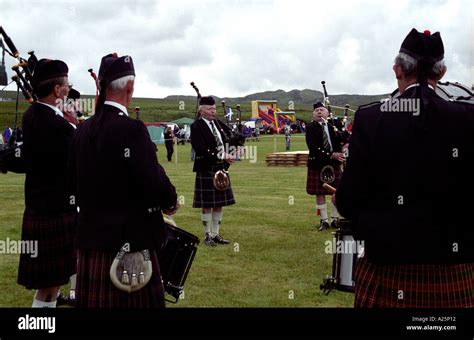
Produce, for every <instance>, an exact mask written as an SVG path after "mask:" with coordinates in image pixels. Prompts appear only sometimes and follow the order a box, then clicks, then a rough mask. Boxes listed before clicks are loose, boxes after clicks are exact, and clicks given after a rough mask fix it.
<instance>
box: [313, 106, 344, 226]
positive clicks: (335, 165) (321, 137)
mask: <svg viewBox="0 0 474 340" xmlns="http://www.w3.org/2000/svg"><path fill="white" fill-rule="evenodd" d="M313 109H314V111H313V121H312V122H311V123H309V124H308V125H307V127H306V145H307V146H308V149H309V157H308V177H307V182H306V192H307V193H308V194H309V195H316V211H319V213H320V214H321V221H320V226H319V229H318V230H319V231H323V230H326V229H328V228H329V223H328V213H327V208H326V195H330V192H328V191H327V190H326V189H325V188H324V187H323V184H324V183H328V184H330V185H331V186H333V187H336V188H337V186H338V184H339V180H340V178H341V172H342V168H341V166H342V162H343V161H344V154H343V153H342V145H341V140H340V138H339V136H340V135H339V134H336V132H335V130H334V127H333V125H332V124H331V123H329V122H328V117H329V112H328V110H327V109H326V107H325V106H324V105H323V104H322V103H321V102H317V103H316V104H314V105H313ZM330 205H331V221H330V223H331V227H333V228H337V226H338V225H337V223H338V219H339V213H338V211H337V209H336V207H335V206H334V204H332V202H331V203H330Z"/></svg>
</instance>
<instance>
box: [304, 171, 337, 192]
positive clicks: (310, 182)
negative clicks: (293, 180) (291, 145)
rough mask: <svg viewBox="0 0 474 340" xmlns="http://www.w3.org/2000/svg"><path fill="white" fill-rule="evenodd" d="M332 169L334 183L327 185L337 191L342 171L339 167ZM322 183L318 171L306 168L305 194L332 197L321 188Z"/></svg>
mask: <svg viewBox="0 0 474 340" xmlns="http://www.w3.org/2000/svg"><path fill="white" fill-rule="evenodd" d="M333 167H334V182H332V183H328V184H329V185H331V186H333V187H334V188H336V189H337V187H338V186H339V182H340V181H341V176H342V171H341V167H340V166H333ZM323 184H324V182H323V181H321V178H320V176H319V170H316V169H312V168H309V167H308V177H307V179H306V192H307V193H308V195H318V196H319V195H332V194H331V193H330V192H329V191H327V190H326V189H324V188H323Z"/></svg>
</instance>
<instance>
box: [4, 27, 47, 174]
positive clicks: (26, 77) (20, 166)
mask: <svg viewBox="0 0 474 340" xmlns="http://www.w3.org/2000/svg"><path fill="white" fill-rule="evenodd" d="M0 35H1V37H2V38H3V40H4V41H5V44H6V45H7V48H5V46H3V44H2V49H3V51H5V52H7V53H8V54H9V55H10V56H12V57H13V58H15V59H17V60H18V63H17V64H16V65H14V66H13V67H12V70H13V71H14V72H15V74H14V75H13V76H12V77H11V80H12V81H11V82H10V84H11V83H12V82H15V84H16V86H17V94H16V112H15V122H14V124H13V131H12V135H11V136H10V139H9V140H8V143H7V144H2V145H0V172H2V173H7V172H8V171H11V172H15V173H24V172H25V165H24V162H23V158H22V154H23V153H22V144H23V143H22V142H21V141H18V140H17V135H18V126H17V125H18V106H19V93H20V91H21V93H22V94H23V97H24V98H25V100H26V101H27V102H28V103H30V104H32V103H33V102H35V101H37V99H38V98H37V97H36V95H35V93H34V91H33V85H32V82H33V73H34V69H35V66H36V63H37V62H38V59H37V58H36V55H35V52H34V51H30V52H28V54H29V57H28V59H24V58H23V57H21V56H20V52H19V51H18V49H17V48H16V46H15V44H14V43H13V41H12V39H11V38H10V37H9V36H8V35H7V33H6V32H5V30H4V29H3V27H2V26H0ZM8 85H9V84H8Z"/></svg>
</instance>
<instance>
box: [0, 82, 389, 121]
mask: <svg viewBox="0 0 474 340" xmlns="http://www.w3.org/2000/svg"><path fill="white" fill-rule="evenodd" d="M387 96H388V94H382V95H370V96H367V95H357V94H338V95H332V96H330V98H329V99H330V102H331V105H334V106H340V107H344V105H346V104H349V105H350V107H351V109H353V110H355V109H357V107H359V106H360V105H363V104H367V103H370V102H374V101H378V100H380V99H381V98H383V97H387ZM214 97H215V98H216V101H217V116H218V117H219V118H222V117H223V112H222V106H221V104H220V102H221V101H222V100H225V102H226V105H228V106H232V107H235V106H236V105H237V104H240V105H241V110H242V119H243V120H248V119H250V117H251V115H252V112H251V111H252V109H251V101H252V100H264V99H266V100H277V101H278V107H279V108H281V109H282V110H288V105H289V103H290V102H292V103H293V105H294V110H295V111H296V118H298V119H302V120H305V121H310V120H311V116H312V111H313V103H315V102H317V101H322V100H323V94H322V92H320V91H315V90H310V89H305V90H291V91H288V92H286V91H284V90H276V91H265V92H258V93H253V94H249V95H247V96H245V97H236V98H230V97H224V98H220V97H216V96H214ZM15 98H16V91H1V92H0V129H1V130H3V129H4V128H5V126H7V125H10V126H11V125H12V124H13V121H14V117H15V116H14V112H15V101H14V100H15ZM20 98H21V100H20V107H19V112H20V113H23V112H24V111H25V110H26V109H27V107H28V106H29V104H28V103H27V102H26V101H25V100H23V96H22V95H21V94H20ZM82 98H89V99H92V98H94V96H92V95H84V96H82ZM5 99H7V100H8V101H4V100H5ZM183 102H184V105H182V103H183ZM135 106H140V108H141V119H142V120H143V121H145V122H158V121H172V120H175V119H178V118H183V117H189V118H194V116H195V112H196V97H195V96H180V95H173V96H167V97H166V98H133V102H132V103H131V104H130V110H129V112H130V114H131V116H132V117H134V114H133V110H132V109H131V108H133V107H135ZM234 111H235V110H234ZM333 112H334V114H335V115H338V116H340V115H342V112H343V111H342V110H340V109H333ZM349 115H351V116H352V114H351V113H349ZM20 122H21V116H20V119H19V124H21V123H20Z"/></svg>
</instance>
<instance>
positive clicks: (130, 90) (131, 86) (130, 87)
mask: <svg viewBox="0 0 474 340" xmlns="http://www.w3.org/2000/svg"><path fill="white" fill-rule="evenodd" d="M133 89H134V81H133V80H130V81H129V82H128V83H127V93H131V94H133Z"/></svg>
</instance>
